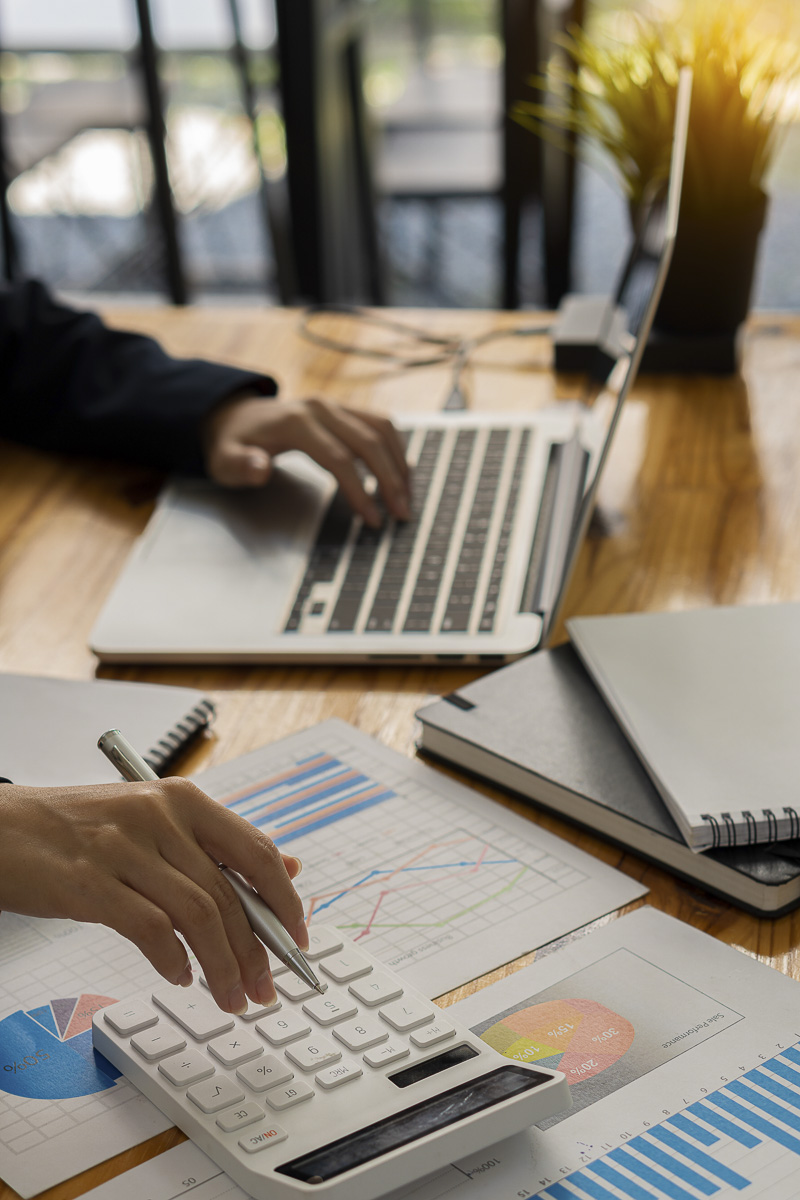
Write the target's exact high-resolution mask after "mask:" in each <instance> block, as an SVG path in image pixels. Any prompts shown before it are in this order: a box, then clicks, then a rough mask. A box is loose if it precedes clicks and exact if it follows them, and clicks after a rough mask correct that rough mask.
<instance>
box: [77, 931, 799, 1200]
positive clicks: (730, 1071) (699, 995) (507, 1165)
mask: <svg viewBox="0 0 800 1200" xmlns="http://www.w3.org/2000/svg"><path fill="white" fill-rule="evenodd" d="M451 1011H452V1012H453V1014H454V1015H455V1016H457V1017H458V1018H459V1020H461V1021H463V1022H464V1023H465V1024H467V1025H470V1026H471V1027H472V1028H473V1029H474V1030H475V1031H476V1032H480V1034H481V1036H482V1037H484V1038H485V1039H486V1040H487V1041H488V1042H490V1043H491V1044H492V1045H493V1046H496V1047H497V1048H498V1049H500V1050H502V1052H503V1053H504V1054H506V1055H508V1057H509V1058H512V1059H519V1060H522V1061H524V1062H539V1063H541V1064H542V1065H545V1066H553V1067H558V1068H559V1069H560V1070H562V1071H564V1072H565V1074H566V1075H567V1078H568V1080H569V1082H570V1090H571V1093H572V1101H573V1107H572V1110H571V1111H569V1112H567V1113H564V1114H562V1115H560V1116H557V1117H554V1118H550V1119H549V1120H548V1121H545V1122H543V1123H542V1125H541V1126H540V1127H538V1128H534V1129H532V1130H531V1131H530V1132H529V1133H526V1134H520V1135H518V1136H517V1137H514V1138H510V1139H508V1140H507V1141H505V1142H502V1143H500V1144H499V1145H497V1146H495V1147H493V1148H492V1149H490V1150H488V1151H487V1150H483V1151H481V1152H480V1153H479V1154H476V1155H475V1157H474V1158H471V1159H462V1160H461V1161H460V1162H458V1163H455V1164H453V1165H452V1166H450V1167H446V1168H445V1169H444V1170H442V1171H439V1172H438V1173H437V1174H436V1175H435V1176H432V1177H429V1178H428V1179H427V1180H423V1181H421V1182H420V1183H418V1184H416V1185H412V1186H410V1187H406V1188H404V1189H403V1191H402V1194H399V1193H398V1194H393V1195H392V1196H390V1197H386V1200H527V1198H530V1197H536V1198H537V1200H702V1198H703V1197H711V1198H713V1200H733V1197H735V1196H736V1197H741V1198H742V1200H756V1197H757V1198H758V1200H796V1197H797V1195H798V1193H799V1192H800V1188H799V1187H798V1183H797V1178H798V1171H800V985H798V984H797V983H795V982H794V981H793V980H791V979H789V978H787V977H786V976H784V975H781V974H779V973H778V972H777V971H774V970H773V969H772V968H771V967H767V966H764V965H763V964H761V963H758V962H757V961H755V960H753V959H752V958H749V957H748V956H747V955H745V954H742V953H740V952H739V951H737V950H733V949H730V948H729V947H727V946H724V945H723V944H722V943H721V942H718V941H716V940H714V939H713V938H710V937H708V936H707V935H706V934H703V933H700V932H699V931H697V930H695V929H692V928H690V927H689V926H687V925H683V924H682V923H681V922H679V921H675V920H673V919H672V918H670V917H665V916H664V915H663V914H661V913H657V912H655V911H654V910H653V909H650V908H644V909H639V910H638V911H637V912H635V913H633V914H631V915H630V916H627V917H623V918H622V919H621V920H619V921H615V922H614V923H613V924H612V925H610V926H607V927H605V928H603V929H600V930H598V931H596V932H594V933H591V934H589V935H588V936H587V937H585V938H582V939H580V940H578V941H574V942H571V943H570V944H568V945H567V946H565V947H562V948H561V949H560V950H558V951H557V952H555V953H554V954H552V955H548V956H546V957H544V958H543V959H541V961H539V962H536V963H534V964H533V965H532V966H530V967H527V968H525V969H524V970H522V971H519V972H518V973H517V974H516V975H512V976H511V977H510V978H508V979H506V980H504V981H503V982H501V983H498V984H495V985H494V986H492V987H490V988H486V989H484V991H482V992H479V993H478V994H477V995H475V996H472V997H470V998H469V999H468V1000H464V1001H462V1002H461V1003H460V1004H457V1005H454V1006H453V1008H452V1010H451ZM189 1188H191V1192H192V1197H193V1200H245V1197H244V1193H243V1192H242V1191H240V1189H239V1188H237V1187H236V1186H235V1184H233V1183H232V1181H231V1180H230V1179H229V1178H228V1177H227V1176H226V1175H225V1174H224V1173H223V1172H222V1171H220V1169H219V1167H217V1166H216V1165H215V1164H214V1163H213V1162H211V1160H210V1159H209V1158H207V1157H206V1156H205V1155H204V1154H202V1153H201V1152H200V1150H198V1149H197V1147H195V1146H193V1145H191V1143H186V1144H185V1145H182V1146H179V1147H177V1148H176V1149H175V1150H170V1151H169V1152H168V1153H167V1154H162V1155H160V1156H159V1157H158V1158H156V1159H154V1160H152V1161H151V1162H149V1163H146V1164H145V1165H144V1166H142V1167H137V1168H136V1169H135V1170H133V1171H129V1172H128V1173H127V1174H126V1175H124V1176H122V1177H121V1178H118V1179H115V1180H113V1181H112V1182H111V1183H108V1184H104V1185H103V1186H102V1187H101V1188H98V1189H97V1190H96V1192H92V1193H90V1196H91V1200H140V1198H141V1197H142V1196H147V1197H148V1198H149V1200H175V1198H176V1197H178V1196H180V1195H181V1194H182V1193H183V1192H184V1191H187V1190H189ZM87 1200H88V1197H87Z"/></svg>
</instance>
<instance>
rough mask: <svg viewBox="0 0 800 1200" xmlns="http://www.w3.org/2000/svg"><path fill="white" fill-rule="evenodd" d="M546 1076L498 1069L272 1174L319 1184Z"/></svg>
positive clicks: (526, 1088)
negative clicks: (276, 1173)
mask: <svg viewBox="0 0 800 1200" xmlns="http://www.w3.org/2000/svg"><path fill="white" fill-rule="evenodd" d="M550 1079H552V1076H551V1075H544V1074H540V1073H539V1072H538V1071H525V1070H523V1069H522V1068H521V1067H514V1066H507V1067H498V1068H497V1070H496V1071H492V1072H491V1073H490V1074H488V1075H483V1076H482V1077H481V1078H479V1079H471V1080H470V1081H469V1082H468V1083H463V1084H460V1085H459V1086H458V1087H455V1088H451V1089H450V1090H449V1091H447V1092H442V1093H441V1094H440V1095H438V1096H433V1097H432V1098H431V1099H430V1100H423V1101H422V1102H421V1103H419V1104H415V1105H413V1106H412V1107H411V1108H406V1109H404V1110H403V1111H402V1112H398V1113H395V1114H394V1115H393V1116H390V1117H384V1119H383V1120H382V1121H376V1122H375V1123H374V1124H373V1125H367V1126H365V1127H364V1128H363V1129H358V1130H356V1132H355V1133H352V1134H350V1135H349V1136H348V1137H344V1138H339V1139H338V1141H335V1142H330V1143H329V1144H328V1145H327V1146H322V1147H321V1148H320V1149H319V1150H315V1151H313V1152H312V1153H311V1154H304V1155H302V1156H301V1157H300V1158H296V1159H294V1161H293V1162H288V1163H284V1164H283V1165H282V1166H280V1167H277V1168H276V1170H277V1171H278V1173H279V1174H281V1175H289V1176H290V1177H291V1178H292V1179H300V1180H303V1182H305V1183H312V1182H313V1183H322V1182H323V1181H324V1180H326V1179H333V1178H334V1177H335V1176H337V1175H341V1174H343V1172H345V1171H351V1170H353V1169H354V1168H355V1167H360V1166H361V1165H362V1164H363V1163H367V1162H372V1161H373V1160H374V1159H376V1158H380V1156H381V1155H382V1154H388V1153H389V1151H391V1150H396V1149H397V1148H398V1147H399V1146H406V1145H408V1143H409V1142H415V1141H417V1140H418V1139H419V1138H422V1137H425V1136H426V1135H427V1134H429V1133H435V1132H436V1131H437V1130H439V1129H444V1128H446V1126H448V1125H453V1124H455V1122H456V1121H463V1120H464V1119H465V1118H466V1117H471V1116H473V1114H475V1113H479V1112H482V1111H483V1110H484V1109H486V1108H491V1107H492V1106H493V1105H495V1104H501V1103H502V1102H503V1101H504V1100H508V1099H510V1098H511V1097H512V1096H518V1095H520V1093H522V1092H527V1091H529V1090H530V1089H532V1088H535V1087H539V1086H540V1084H543V1083H546V1082H549V1081H550Z"/></svg>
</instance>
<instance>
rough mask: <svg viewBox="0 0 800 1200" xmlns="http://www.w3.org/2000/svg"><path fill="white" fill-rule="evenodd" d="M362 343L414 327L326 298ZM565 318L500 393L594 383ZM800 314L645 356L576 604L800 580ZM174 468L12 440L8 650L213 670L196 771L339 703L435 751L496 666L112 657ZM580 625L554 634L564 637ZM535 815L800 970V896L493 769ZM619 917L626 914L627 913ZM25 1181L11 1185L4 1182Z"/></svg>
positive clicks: (23, 665) (350, 369)
mask: <svg viewBox="0 0 800 1200" xmlns="http://www.w3.org/2000/svg"><path fill="white" fill-rule="evenodd" d="M106 316H107V319H108V320H109V322H110V323H112V324H113V325H115V326H118V327H120V328H127V329H135V330H138V331H140V332H143V333H149V334H152V335H154V336H156V337H158V338H159V339H160V340H161V341H162V343H163V344H164V345H165V347H166V348H167V349H168V350H170V351H171V352H173V353H175V354H178V355H186V356H203V357H209V358H215V359H220V360H223V361H228V362H231V363H235V364H237V365H241V366H246V367H251V368H257V369H259V370H266V371H269V372H270V373H272V374H274V375H275V376H276V377H277V378H278V380H279V382H280V384H281V394H282V395H285V396H307V395H318V396H324V397H325V398H328V399H334V400H338V401H341V402H343V403H347V404H352V405H354V406H363V407H366V408H370V409H373V410H378V411H388V412H393V411H394V412H400V411H403V412H408V411H414V412H421V411H426V410H430V409H433V408H436V407H438V406H439V405H440V404H441V403H442V402H443V400H444V397H445V395H446V394H447V391H448V390H449V371H448V368H447V367H446V366H443V365H437V366H430V367H416V368H414V369H408V368H404V369H400V368H397V367H393V366H389V365H387V364H384V363H380V362H376V361H374V360H370V359H366V358H358V357H354V356H348V355H345V354H342V353H339V352H336V351H333V350H327V349H320V348H318V347H314V346H311V345H309V343H308V342H306V341H304V340H302V339H301V338H300V336H299V334H298V324H299V314H298V313H296V312H294V311H287V310H274V309H270V310H267V309H264V310H261V309H244V310H240V309H233V308H230V309H227V308H226V309H202V308H201V309H190V310H175V309H169V310H166V309H163V308H132V309H125V310H123V309H114V310H113V311H109V312H108V313H107V314H106ZM392 316H393V317H398V318H399V319H401V320H406V321H408V322H409V323H412V324H413V323H416V324H418V325H421V326H423V327H424V328H425V329H426V330H428V331H436V332H438V333H441V334H443V335H456V336H465V335H468V336H476V335H478V334H480V333H483V332H486V331H489V330H491V329H499V328H504V329H511V328H515V327H518V326H520V325H523V326H525V325H527V326H533V325H536V324H537V323H538V324H541V323H542V318H541V316H540V315H539V314H525V313H480V312H462V311H459V312H439V311H436V312H433V311H427V310H426V311H420V312H407V313H397V312H393V313H392ZM324 327H325V331H326V332H327V333H329V334H331V335H334V336H337V337H339V338H340V339H342V340H344V341H347V342H349V343H351V342H353V341H355V342H356V343H357V344H359V345H367V346H369V345H373V346H374V345H378V344H380V345H381V346H391V348H393V349H394V350H395V351H398V352H402V353H407V352H409V351H410V349H411V347H410V346H409V344H408V343H406V342H404V340H403V339H402V338H399V337H398V336H394V335H393V336H391V337H388V338H387V337H386V336H385V335H381V334H379V333H377V332H376V331H370V330H367V329H363V328H358V327H354V326H353V325H352V323H351V322H349V321H347V320H345V319H343V318H326V319H325V326H324ZM549 357H550V348H549V343H548V340H547V338H546V337H535V338H515V339H513V340H512V339H509V340H504V341H501V342H497V343H494V344H491V345H489V346H487V347H485V348H484V349H483V350H482V351H480V353H479V354H478V355H477V356H476V360H475V365H474V366H472V367H471V368H470V369H469V370H468V371H467V373H466V376H465V378H466V383H467V385H468V388H469V394H470V402H471V404H472V405H473V406H474V407H475V408H477V409H481V410H497V411H498V412H499V411H502V410H507V409H516V410H526V409H534V408H538V407H541V406H544V405H546V404H550V403H552V402H554V401H556V400H561V399H565V398H569V397H570V396H574V395H575V394H576V388H577V381H575V380H574V379H568V378H564V377H558V378H556V377H554V376H553V375H552V373H551V372H550V370H549V368H548V363H549ZM798 464H800V319H798V318H794V317H784V316H781V317H774V318H773V317H770V316H758V317H754V318H753V319H751V321H750V323H749V325H748V327H747V328H746V330H745V331H744V335H743V338H742V369H741V372H740V373H739V374H738V375H735V376H731V377H725V378H706V377H642V378H640V380H639V381H638V382H637V384H636V386H635V388H634V391H633V393H632V395H631V397H630V399H629V401H628V402H627V404H626V407H625V410H624V412H623V415H622V419H621V423H620V428H619V431H618V435H617V438H616V441H615V445H614V448H613V450H612V454H611V458H610V461H609V464H608V468H607V470H606V474H605V477H604V479H603V482H602V484H601V487H600V493H599V501H598V506H597V511H596V513H595V517H594V519H593V522H592V526H591V529H590V532H589V537H588V539H587V541H586V544H585V545H584V547H583V551H582V553H581V556H580V560H579V562H578V566H577V569H576V572H575V576H574V578H573V581H572V585H571V588H570V591H569V595H568V599H567V604H566V615H569V616H571V615H574V614H576V613H604V612H629V611H644V610H665V609H681V608H691V607H704V606H706V605H714V604H757V603H771V602H777V601H784V600H798V599H800V469H798ZM158 484H159V479H158V478H157V477H154V476H152V475H149V474H148V473H146V472H144V471H142V470H139V469H137V468H132V467H120V466H116V465H114V464H110V463H96V462H88V461H75V460H72V461H68V460H64V459H60V458H58V457H57V456H53V455H46V454H43V453H39V452H37V451H33V450H28V449H24V448H21V447H19V446H12V445H10V444H9V443H3V442H0V670H4V671H21V672H22V671H25V672H31V673H38V674H46V675H59V676H65V677H69V678H73V679H88V678H91V677H92V676H94V675H98V676H101V677H103V678H118V679H141V680H148V681H151V682H161V683H175V684H185V685H187V686H194V687H198V688H202V689H204V690H205V691H207V692H208V693H209V694H210V695H212V696H213V698H214V699H215V701H216V702H217V705H218V709H219V718H218V721H217V724H216V726H215V729H214V733H213V736H210V737H208V738H207V739H206V740H205V741H204V742H202V743H201V744H200V745H199V746H197V747H196V748H195V749H194V750H193V752H192V754H191V756H189V757H188V758H187V759H185V760H184V762H183V763H182V764H181V766H182V772H183V773H190V772H193V771H197V770H199V769H200V768H202V767H206V766H211V765H213V764H215V763H219V762H223V761H225V760H227V759H230V758H232V757H234V756H235V755H238V754H242V753H244V752H246V751H248V750H252V749H254V748H255V747H257V746H259V745H261V744H263V743H264V742H267V741H273V740H275V739H276V738H279V737H282V736H284V735H286V734H289V733H293V732H294V731H296V730H298V729H302V728H304V727H306V726H308V725H310V724H312V723H314V722H316V721H320V720H324V719H326V718H328V717H333V716H337V717H341V718H342V719H344V720H346V721H350V722H352V723H353V724H354V725H356V726H358V727H359V728H360V729H363V730H364V731H365V732H367V733H370V734H373V735H374V736H376V737H378V738H379V739H380V740H381V741H383V742H385V743H386V744H387V745H389V746H391V747H393V748H394V749H395V750H399V751H400V752H401V753H403V754H409V755H411V754H413V753H414V737H415V723H414V713H415V711H416V709H417V708H418V707H419V706H420V705H421V704H422V703H424V702H426V701H427V700H429V699H431V698H432V697H434V696H436V695H439V694H441V693H442V692H443V691H451V690H454V689H456V688H458V687H459V686H462V685H464V684H465V683H467V682H468V681H469V680H470V679H473V678H475V677H476V676H477V675H478V674H479V673H480V672H479V670H478V669H477V668H470V669H466V668H455V667H447V668H440V667H424V666H408V667H375V666H368V667H367V666H363V667H358V666H356V667H349V666H343V667H330V666H328V667H320V668H314V667H307V666H301V667H284V666H281V667H274V668H273V667H264V666H259V667H252V668H251V667H246V666H231V667H225V666H199V667H196V668H192V667H188V666H181V667H167V666H158V667H146V666H136V667H130V668H124V667H113V668H112V667H99V666H98V664H97V661H96V660H95V659H94V657H93V655H92V654H91V653H90V652H89V650H88V649H87V638H88V634H89V630H90V628H91V626H92V624H93V622H94V620H95V618H96V616H97V613H98V611H99V609H100V607H101V605H102V603H103V601H104V598H105V596H106V594H107V593H108V591H109V589H110V587H111V585H112V583H113V581H114V579H115V577H116V575H117V572H118V571H119V569H120V567H121V565H122V563H123V562H124V560H125V558H126V556H127V554H128V552H129V550H130V548H131V546H132V544H133V541H134V539H135V537H136V536H137V535H138V534H139V533H140V532H141V531H142V530H143V529H144V526H145V524H146V522H147V519H148V516H149V514H150V512H151V509H152V500H153V497H154V495H155V492H156V489H157V487H158ZM563 637H564V633H563V625H562V626H561V627H559V628H558V629H557V630H556V632H555V637H554V639H553V640H554V641H555V642H558V641H561V640H563ZM478 790H479V791H483V792H484V793H485V794H486V795H492V796H494V797H495V798H498V799H501V801H502V803H504V804H508V805H509V806H510V807H512V808H514V809H515V810H516V811H517V812H520V813H522V814H524V815H525V816H526V817H528V818H529V819H530V820H532V821H535V822H537V823H538V824H540V825H542V826H544V827H545V828H547V829H549V830H551V831H552V832H555V833H557V834H559V835H560V836H562V837H564V838H566V839H567V840H568V841H570V842H572V843H573V844H575V845H578V846H580V847H581V848H582V849H584V850H587V851H589V852H590V853H592V854H595V855H597V856H598V857H599V858H601V859H602V860H603V861H604V862H606V863H610V864H611V865H613V866H615V867H618V868H619V869H620V870H622V871H625V872H626V873H627V874H629V875H631V876H634V877H635V878H637V879H640V880H642V881H643V882H644V883H645V884H646V885H647V886H648V887H649V888H650V895H649V903H650V904H652V905H654V906H655V907H657V908H660V909H662V910H663V911H664V912H667V913H670V914H671V915H673V916H675V917H678V918H679V919H681V920H684V921H687V922H689V923H691V924H692V925H695V926H697V927H698V928H700V929H703V930H705V931H706V932H708V933H710V934H712V935H713V936H715V937H718V938H720V939H721V940H722V941H724V942H726V943H728V944H729V945H732V946H736V947H738V948H739V949H741V950H743V951H745V952H746V953H748V954H751V955H753V956H754V957H757V958H759V959H761V960H762V961H763V962H766V963H769V964H770V965H771V966H773V967H775V968H776V969H777V970H780V971H783V972H784V973H786V974H789V975H792V976H793V977H794V978H797V979H800V955H798V949H797V947H798V935H800V912H798V913H797V914H794V915H792V914H790V915H788V916H785V917H782V918H780V919H779V920H774V921H773V920H759V919H757V918H755V917H752V916H749V915H747V914H745V913H743V912H741V911H740V910H738V909H736V908H735V907H733V906H732V905H731V904H728V903H726V902H725V901H722V900H718V899H716V898H714V897H712V896H710V895H708V894H707V893H705V892H704V891H702V890H701V889H700V888H699V887H694V886H692V885H690V884H686V883H682V882H679V881H678V880H676V879H675V878H674V877H673V876H671V875H669V874H668V873H667V872H665V871H662V870H659V869H658V868H657V867H654V866H651V865H649V864H647V863H645V862H643V861H642V860H640V859H638V858H637V857H635V856H634V855H632V854H626V853H624V852H622V851H621V850H619V849H616V848H614V847H612V846H610V845H608V844H607V843H606V842H603V841H601V840H600V839H596V838H594V837H593V836H591V835H590V834H588V833H584V832H581V831H579V830H576V829H574V828H572V827H571V826H569V825H568V824H566V823H564V822H561V821H559V820H557V819H556V818H555V817H551V816H547V815H543V814H539V813H535V812H533V811H532V810H531V809H530V808H528V807H527V806H524V805H522V804H520V803H517V802H515V801H513V800H509V799H508V798H504V797H502V796H500V794H499V793H496V792H492V790H491V789H489V788H481V787H480V786H478ZM611 919H614V918H613V917H610V918H607V920H611ZM532 958H533V955H532V954H531V955H528V956H526V957H524V958H522V959H519V960H518V961H517V962H515V963H512V964H509V965H508V966H506V967H502V968H500V969H499V970H497V971H495V972H493V973H492V974H491V975H489V976H486V977H485V978H484V979H481V980H477V981H474V982H472V983H470V984H468V985H466V986H465V987H463V988H460V989H458V990H457V991H455V992H452V993H450V994H449V995H448V996H446V997H444V998H443V1003H452V1002H454V1001H455V1000H457V999H460V998H461V997H462V996H463V995H466V994H468V993H470V992H472V991H474V990H476V989H477V988H479V987H482V986H485V985H486V984H487V983H489V982H492V981H494V980H496V979H499V978H502V977H503V976H505V975H507V974H509V973H511V972H513V971H515V970H518V969H519V968H520V967H521V966H524V965H525V964H527V963H528V962H530V961H531V960H532ZM182 1140H184V1139H183V1135H182V1134H180V1133H178V1132H177V1131H176V1130H172V1131H170V1132H168V1133H166V1134H163V1135H162V1136H160V1137H158V1138H154V1139H152V1140H151V1141H150V1142H147V1143H145V1144H143V1145H142V1146H138V1147H136V1148H135V1149H134V1150H131V1151H129V1152H127V1153H126V1154H122V1155H119V1156H117V1157H116V1158H114V1159H111V1160H109V1161H108V1162H106V1163H103V1164H102V1165H101V1166H98V1167H95V1168H93V1169H92V1170H90V1171H87V1172H85V1173H84V1174H82V1175H80V1176H77V1177H75V1178H74V1179H71V1180H70V1181H68V1182H67V1183H65V1184H61V1185H59V1186H57V1187H54V1188H52V1189H50V1190H49V1191H48V1192H45V1193H42V1195H43V1196H44V1197H47V1198H48V1200H71V1198H72V1197H75V1196H79V1195H81V1194H82V1193H83V1192H85V1191H86V1190H88V1189H89V1188H91V1187H94V1186H96V1185H97V1184H99V1183H101V1182H103V1181H105V1180H106V1179H109V1178H113V1177H114V1176H116V1175H118V1174H119V1173H120V1172H121V1171H123V1170H126V1169H128V1168H129V1167H131V1166H133V1165H134V1164H136V1163H139V1162H143V1161H145V1160H146V1159H148V1158H150V1157H152V1156H153V1155H155V1154H158V1153H161V1152H162V1151H163V1150H165V1149H167V1148H168V1147H170V1146H172V1145H176V1144H177V1143H178V1142H180V1141H182ZM12 1197H16V1193H15V1192H13V1191H12V1190H11V1189H10V1188H8V1187H7V1186H4V1185H2V1184H0V1200H12Z"/></svg>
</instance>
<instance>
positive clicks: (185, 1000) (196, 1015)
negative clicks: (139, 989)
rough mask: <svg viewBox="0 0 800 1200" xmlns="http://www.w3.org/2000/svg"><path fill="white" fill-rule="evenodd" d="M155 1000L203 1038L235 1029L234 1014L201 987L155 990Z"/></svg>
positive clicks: (196, 1036) (183, 1024) (197, 1035)
mask: <svg viewBox="0 0 800 1200" xmlns="http://www.w3.org/2000/svg"><path fill="white" fill-rule="evenodd" d="M153 1003H154V1004H157V1005H158V1007H159V1008H163V1010H164V1012H165V1013H167V1014H168V1015H169V1016H170V1017H172V1019H173V1021H177V1022H178V1024H179V1025H180V1027H181V1028H182V1029H185V1030H186V1032H187V1033H190V1034H191V1035H192V1037H193V1038H197V1040H198V1042H199V1041H203V1042H205V1041H208V1039H209V1038H212V1037H216V1036H217V1034H218V1033H225V1032H226V1031H227V1030H228V1029H233V1017H232V1016H230V1015H229V1014H228V1013H224V1012H222V1011H221V1010H220V1009H219V1008H217V1006H216V1004H214V1002H213V1001H212V1000H207V999H206V997H205V996H203V995H201V993H200V991H199V989H198V988H181V987H165V988H160V989H159V991H157V992H153Z"/></svg>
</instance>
